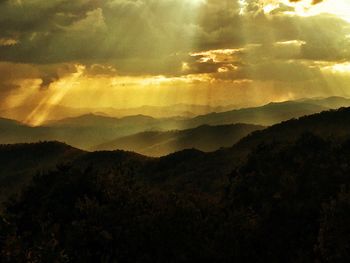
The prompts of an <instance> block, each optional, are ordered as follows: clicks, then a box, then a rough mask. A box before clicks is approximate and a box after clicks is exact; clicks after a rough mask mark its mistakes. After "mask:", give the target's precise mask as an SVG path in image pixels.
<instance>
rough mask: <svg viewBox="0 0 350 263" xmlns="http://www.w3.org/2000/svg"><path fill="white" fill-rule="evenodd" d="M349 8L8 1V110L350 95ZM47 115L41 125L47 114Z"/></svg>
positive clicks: (4, 76) (210, 0)
mask: <svg viewBox="0 0 350 263" xmlns="http://www.w3.org/2000/svg"><path fill="white" fill-rule="evenodd" d="M348 10H350V0H323V1H322V0H299V1H298V0H74V1H72V0H50V1H47V0H0V109H10V108H14V107H20V106H23V105H27V106H30V107H29V108H30V110H29V111H28V112H27V113H26V116H23V119H24V120H26V122H28V123H32V124H40V123H38V119H39V120H40V121H39V122H42V121H44V120H45V116H46V115H47V114H48V113H49V112H50V107H52V105H62V106H67V107H74V108H80V107H84V108H102V107H114V108H130V107H138V106H141V105H155V106H165V105H172V104H177V103H188V104H201V105H212V106H218V105H233V106H237V107H248V106H255V105H262V104H264V103H268V102H271V101H284V100H291V99H298V98H304V97H325V96H346V97H350V12H348ZM39 113H40V114H41V115H42V116H41V118H36V115H38V114H39Z"/></svg>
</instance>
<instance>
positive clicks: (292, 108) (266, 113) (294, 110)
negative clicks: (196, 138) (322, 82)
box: [186, 101, 329, 127]
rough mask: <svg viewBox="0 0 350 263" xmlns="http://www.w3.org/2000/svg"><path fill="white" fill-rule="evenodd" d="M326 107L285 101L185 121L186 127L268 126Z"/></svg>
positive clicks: (325, 108) (316, 111)
mask: <svg viewBox="0 0 350 263" xmlns="http://www.w3.org/2000/svg"><path fill="white" fill-rule="evenodd" d="M327 109H329V108H328V107H324V106H320V105H315V104H311V103H307V102H296V101H287V102H279V103H270V104H267V105H265V106H262V107H255V108H245V109H239V110H232V111H227V112H220V113H211V114H207V115H202V116H197V117H195V118H193V119H189V120H187V121H186V123H187V125H188V126H192V127H195V126H198V125H202V124H210V125H221V124H229V123H243V122H244V123H249V124H256V125H264V126H269V125H273V124H276V123H279V122H281V121H285V120H288V119H291V118H298V117H301V116H304V115H310V114H313V113H318V112H321V111H323V110H327Z"/></svg>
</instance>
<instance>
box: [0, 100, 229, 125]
mask: <svg viewBox="0 0 350 263" xmlns="http://www.w3.org/2000/svg"><path fill="white" fill-rule="evenodd" d="M35 108H36V105H25V106H20V107H16V108H11V109H6V110H5V109H2V110H0V116H1V117H4V118H8V119H14V120H18V121H25V120H26V118H27V116H28V115H29V113H31V112H32V111H33V110H34V109H35ZM232 108H235V107H234V105H232V106H224V107H221V106H218V107H212V106H209V105H192V104H175V105H171V106H147V105H145V106H141V107H137V108H126V109H116V108H112V107H103V108H72V107H66V106H61V105H42V109H43V111H45V114H47V119H48V120H51V121H52V120H59V119H65V118H74V117H79V116H81V115H88V114H96V115H100V116H101V115H102V116H103V115H105V116H110V117H116V118H122V117H125V116H132V115H148V116H151V117H154V118H169V117H187V118H190V117H194V116H197V115H202V114H207V113H210V112H222V111H226V110H230V109H232ZM47 109H49V110H47ZM39 113H41V112H40V109H39Z"/></svg>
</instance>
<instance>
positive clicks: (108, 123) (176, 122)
mask: <svg viewBox="0 0 350 263" xmlns="http://www.w3.org/2000/svg"><path fill="white" fill-rule="evenodd" d="M348 104H350V100H349V99H346V98H342V97H330V98H322V99H321V98H320V99H304V100H298V101H286V102H279V103H270V104H267V105H264V106H261V107H254V108H243V109H237V110H231V111H224V112H213V113H209V114H205V115H198V116H196V117H191V118H183V117H172V118H154V117H150V116H146V115H134V116H127V117H122V118H116V117H110V116H105V115H96V114H86V115H81V116H78V117H72V118H65V119H61V120H56V121H47V122H46V123H44V124H42V125H41V126H37V127H31V126H28V125H25V124H23V123H20V122H18V121H13V120H9V119H0V143H2V144H6V143H28V142H37V141H53V140H54V141H62V142H65V143H67V144H69V145H72V146H74V147H77V148H81V149H85V150H91V149H92V150H96V149H99V150H103V149H118V148H115V147H120V148H121V149H126V150H135V151H138V152H140V153H144V154H147V155H151V156H159V155H163V154H168V153H171V152H173V151H177V150H182V149H186V148H198V149H201V150H204V151H212V150H216V149H219V148H220V147H227V146H229V145H230V144H233V143H234V142H236V141H237V140H239V139H240V138H242V137H244V136H245V135H247V134H248V133H249V132H251V131H253V130H254V129H253V126H250V128H249V129H246V130H245V131H246V132H247V133H240V132H238V131H235V132H233V130H234V129H236V128H237V127H234V126H232V127H231V130H230V131H228V133H230V134H231V135H230V136H226V137H225V138H227V139H222V136H221V134H222V132H223V130H224V127H223V125H226V129H227V125H232V124H237V123H245V124H247V125H256V126H270V125H273V124H276V123H280V122H282V121H285V120H288V119H292V118H298V117H301V116H304V115H310V114H313V113H318V112H321V111H324V110H327V109H330V108H334V107H338V106H339V105H340V106H346V105H348ZM203 125H209V126H211V127H210V128H209V127H208V126H203ZM201 126H202V127H201ZM205 127H206V128H205ZM247 127H248V126H247ZM195 128H196V129H195ZM256 129H259V127H256ZM238 130H239V129H238ZM181 131H182V132H181ZM201 132H203V136H204V137H203V138H207V139H206V143H205V144H206V145H204V143H201V144H199V141H201V140H202V142H203V141H204V139H200V137H201V134H200V133H201ZM209 133H210V134H211V135H210V136H209V135H208V134H209ZM205 134H207V135H208V136H209V137H205V136H207V135H205ZM238 135H239V136H238ZM174 136H175V137H176V138H175V137H174ZM186 140H187V141H186ZM209 140H210V142H209ZM125 141H128V142H129V143H130V147H127V146H126V145H125V143H123V142H125ZM131 141H133V143H132V144H131ZM108 144H109V145H108ZM209 144H211V146H208V145H209Z"/></svg>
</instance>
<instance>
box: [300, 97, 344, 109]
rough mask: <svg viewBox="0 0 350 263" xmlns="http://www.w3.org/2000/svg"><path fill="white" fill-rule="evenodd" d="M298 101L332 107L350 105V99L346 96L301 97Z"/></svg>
mask: <svg viewBox="0 0 350 263" xmlns="http://www.w3.org/2000/svg"><path fill="white" fill-rule="evenodd" d="M298 102H304V103H310V104H314V105H319V106H323V107H326V108H330V109H338V108H341V107H350V99H347V98H344V97H337V96H333V97H328V98H311V99H301V100H298Z"/></svg>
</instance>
